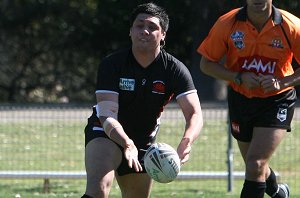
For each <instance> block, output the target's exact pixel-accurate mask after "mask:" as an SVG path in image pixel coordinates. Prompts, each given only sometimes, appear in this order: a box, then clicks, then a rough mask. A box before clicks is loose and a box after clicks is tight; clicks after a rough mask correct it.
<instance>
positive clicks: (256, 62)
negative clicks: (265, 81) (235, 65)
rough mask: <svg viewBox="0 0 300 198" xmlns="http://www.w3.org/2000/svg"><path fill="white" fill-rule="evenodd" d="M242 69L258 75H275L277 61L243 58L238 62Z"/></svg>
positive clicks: (256, 57)
mask: <svg viewBox="0 0 300 198" xmlns="http://www.w3.org/2000/svg"><path fill="white" fill-rule="evenodd" d="M238 62H239V63H240V65H241V66H242V69H244V70H245V71H253V72H256V73H265V74H274V73H275V69H276V64H277V60H276V59H271V58H267V57H263V56H251V57H243V58H240V59H239V60H238Z"/></svg>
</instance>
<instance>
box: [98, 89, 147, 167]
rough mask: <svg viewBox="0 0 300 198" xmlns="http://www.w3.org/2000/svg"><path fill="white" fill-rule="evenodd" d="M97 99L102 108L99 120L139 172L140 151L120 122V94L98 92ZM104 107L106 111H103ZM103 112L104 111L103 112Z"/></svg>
mask: <svg viewBox="0 0 300 198" xmlns="http://www.w3.org/2000/svg"><path fill="white" fill-rule="evenodd" d="M96 99H97V103H98V105H100V106H101V107H99V109H100V117H99V120H100V122H101V124H102V126H103V128H104V131H105V133H106V134H107V136H108V137H109V138H110V139H111V140H113V141H114V142H116V143H118V144H119V145H121V146H122V147H123V148H124V155H125V158H126V159H127V160H128V166H129V167H130V168H132V167H133V168H134V169H135V170H136V171H137V172H139V171H142V170H143V169H142V166H141V164H140V163H139V161H138V151H137V148H136V146H135V144H134V142H133V141H132V140H131V139H130V138H129V137H128V136H127V134H126V133H125V131H124V130H123V127H122V125H121V124H120V123H119V122H118V120H117V118H118V105H117V104H118V94H116V93H96ZM103 109H104V111H102V110H103ZM101 112H102V113H101Z"/></svg>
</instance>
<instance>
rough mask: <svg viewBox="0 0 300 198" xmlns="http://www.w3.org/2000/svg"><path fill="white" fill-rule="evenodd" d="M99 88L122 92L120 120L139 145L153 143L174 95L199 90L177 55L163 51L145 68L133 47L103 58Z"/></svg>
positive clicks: (120, 95) (178, 95) (120, 96)
mask: <svg viewBox="0 0 300 198" xmlns="http://www.w3.org/2000/svg"><path fill="white" fill-rule="evenodd" d="M96 90H97V91H96V92H106V91H111V92H116V93H118V94H119V112H118V121H119V122H120V123H121V125H122V126H123V128H124V131H125V132H126V134H127V135H128V136H129V137H130V138H131V139H132V140H133V141H134V142H135V144H137V145H140V144H142V145H145V144H147V143H149V142H153V139H155V137H156V135H157V131H158V128H159V122H160V121H159V118H160V115H161V112H162V111H163V108H164V106H165V105H166V104H167V103H168V102H169V101H170V100H171V99H172V97H173V96H175V97H176V98H177V97H180V96H181V95H182V94H187V93H189V92H196V89H195V86H194V83H193V80H192V77H191V74H190V72H189V71H188V69H187V67H186V66H185V65H184V64H183V63H182V62H180V61H179V60H177V59H176V58H175V57H173V56H172V55H170V54H169V53H167V52H166V51H164V50H162V51H161V52H160V54H159V55H158V56H157V58H156V59H155V60H154V61H153V62H152V63H151V65H149V66H148V67H147V68H143V67H142V66H140V65H139V63H138V62H137V61H136V59H135V58H134V56H133V54H132V51H131V48H128V49H125V50H122V51H118V52H116V53H113V54H111V55H109V56H107V57H105V58H104V59H103V61H102V62H101V64H100V66H99V69H98V79H97V87H96ZM100 108H101V107H100Z"/></svg>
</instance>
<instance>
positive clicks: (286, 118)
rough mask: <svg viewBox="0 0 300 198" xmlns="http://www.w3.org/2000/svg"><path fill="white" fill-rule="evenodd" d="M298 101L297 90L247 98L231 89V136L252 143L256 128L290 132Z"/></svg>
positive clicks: (229, 93)
mask: <svg viewBox="0 0 300 198" xmlns="http://www.w3.org/2000/svg"><path fill="white" fill-rule="evenodd" d="M296 100H297V95H296V90H295V89H292V90H288V91H286V92H283V93H281V94H278V95H275V96H271V97H268V98H247V97H245V96H244V95H241V94H239V93H238V92H236V91H234V90H233V89H232V88H229V90H228V109H229V119H230V126H231V134H232V135H233V137H234V138H235V139H237V140H239V141H243V142H250V141H251V139H252V134H253V128H254V127H270V128H280V129H286V130H287V131H288V132H290V131H291V121H292V119H293V115H294V109H295V102H296Z"/></svg>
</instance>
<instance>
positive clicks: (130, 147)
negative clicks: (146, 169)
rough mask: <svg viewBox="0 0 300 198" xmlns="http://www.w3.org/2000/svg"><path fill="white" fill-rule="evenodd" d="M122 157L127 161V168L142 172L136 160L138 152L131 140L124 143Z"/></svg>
mask: <svg viewBox="0 0 300 198" xmlns="http://www.w3.org/2000/svg"><path fill="white" fill-rule="evenodd" d="M124 155H125V158H126V159H127V161H128V166H129V167H130V168H134V169H135V171H136V172H140V171H142V170H143V168H142V166H141V164H140V162H139V160H138V150H137V148H136V146H135V145H134V143H133V141H132V140H129V141H127V142H126V145H125V148H124Z"/></svg>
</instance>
